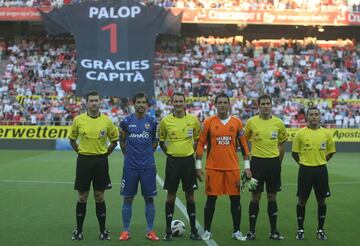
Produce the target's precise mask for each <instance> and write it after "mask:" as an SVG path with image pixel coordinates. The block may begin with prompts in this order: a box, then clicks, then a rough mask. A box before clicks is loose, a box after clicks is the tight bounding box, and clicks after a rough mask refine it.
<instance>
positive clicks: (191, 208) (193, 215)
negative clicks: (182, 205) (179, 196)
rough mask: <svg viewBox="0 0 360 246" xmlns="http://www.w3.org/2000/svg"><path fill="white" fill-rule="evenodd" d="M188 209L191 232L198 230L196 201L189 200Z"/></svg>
mask: <svg viewBox="0 0 360 246" xmlns="http://www.w3.org/2000/svg"><path fill="white" fill-rule="evenodd" d="M186 210H187V213H188V216H189V221H190V227H191V232H196V231H197V230H196V226H195V223H196V213H195V202H187V203H186Z"/></svg>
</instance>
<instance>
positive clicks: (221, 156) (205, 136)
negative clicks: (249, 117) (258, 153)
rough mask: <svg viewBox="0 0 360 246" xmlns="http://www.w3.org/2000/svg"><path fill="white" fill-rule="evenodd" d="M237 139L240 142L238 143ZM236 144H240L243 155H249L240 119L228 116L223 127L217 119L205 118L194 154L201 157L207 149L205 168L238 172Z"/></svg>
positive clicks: (215, 117)
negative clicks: (228, 118)
mask: <svg viewBox="0 0 360 246" xmlns="http://www.w3.org/2000/svg"><path fill="white" fill-rule="evenodd" d="M237 139H239V140H240V141H239V142H238V141H237ZM237 143H240V144H241V147H242V151H243V154H244V155H249V149H248V146H247V142H246V138H245V136H244V132H243V124H242V122H241V120H240V119H238V118H236V117H233V116H230V120H229V121H228V122H227V123H226V124H225V125H224V124H223V122H221V120H220V119H219V118H218V117H217V116H212V117H209V118H207V119H206V120H205V121H204V123H203V125H202V129H201V134H200V138H199V142H198V145H197V149H196V153H197V154H199V155H202V154H203V152H204V146H205V145H206V148H207V157H206V168H207V169H215V170H238V169H239V168H240V167H239V160H238V155H237V151H236V149H237Z"/></svg>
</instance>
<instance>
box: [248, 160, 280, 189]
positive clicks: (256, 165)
mask: <svg viewBox="0 0 360 246" xmlns="http://www.w3.org/2000/svg"><path fill="white" fill-rule="evenodd" d="M250 169H251V173H252V176H253V178H255V179H257V180H258V181H259V183H258V185H257V187H256V189H255V190H251V191H252V192H254V193H261V192H263V191H264V184H266V192H267V193H277V192H279V191H281V162H280V158H279V157H274V158H260V157H256V156H253V157H252V158H251V161H250Z"/></svg>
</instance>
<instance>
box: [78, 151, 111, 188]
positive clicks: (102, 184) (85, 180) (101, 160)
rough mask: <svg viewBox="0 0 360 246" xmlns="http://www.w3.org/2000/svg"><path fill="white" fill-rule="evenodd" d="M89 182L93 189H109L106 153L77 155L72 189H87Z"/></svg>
mask: <svg viewBox="0 0 360 246" xmlns="http://www.w3.org/2000/svg"><path fill="white" fill-rule="evenodd" d="M91 182H92V184H93V189H94V190H97V191H103V190H106V189H111V181H110V176H109V163H108V158H107V156H106V155H81V154H79V155H78V157H77V162H76V178H75V186H74V189H75V190H78V191H89V190H90V184H91Z"/></svg>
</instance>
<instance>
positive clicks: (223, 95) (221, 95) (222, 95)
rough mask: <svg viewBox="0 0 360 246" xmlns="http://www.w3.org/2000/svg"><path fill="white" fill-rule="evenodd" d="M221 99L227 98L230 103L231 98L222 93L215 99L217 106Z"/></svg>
mask: <svg viewBox="0 0 360 246" xmlns="http://www.w3.org/2000/svg"><path fill="white" fill-rule="evenodd" d="M220 97H226V98H227V100H228V102H229V103H230V97H229V96H228V95H226V94H225V93H224V92H222V93H220V94H218V95H217V96H216V97H215V104H216V103H217V101H218V99H219V98H220Z"/></svg>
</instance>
